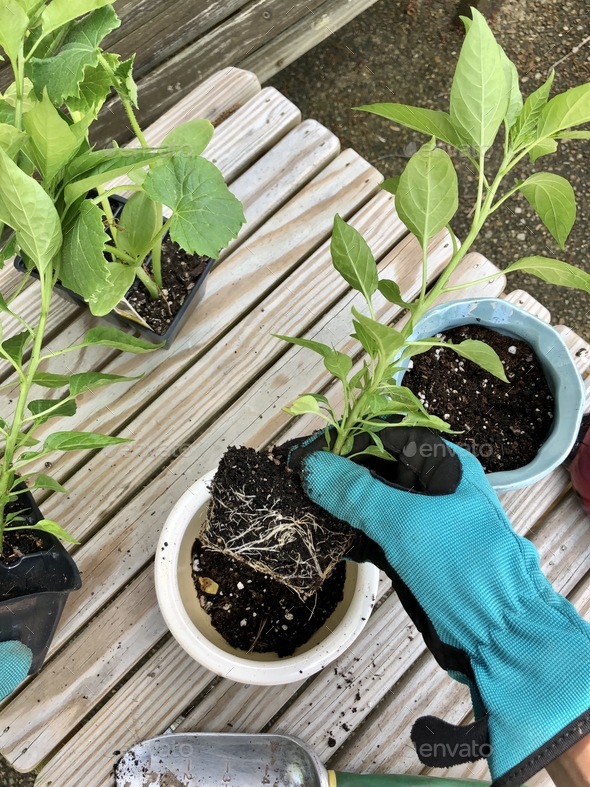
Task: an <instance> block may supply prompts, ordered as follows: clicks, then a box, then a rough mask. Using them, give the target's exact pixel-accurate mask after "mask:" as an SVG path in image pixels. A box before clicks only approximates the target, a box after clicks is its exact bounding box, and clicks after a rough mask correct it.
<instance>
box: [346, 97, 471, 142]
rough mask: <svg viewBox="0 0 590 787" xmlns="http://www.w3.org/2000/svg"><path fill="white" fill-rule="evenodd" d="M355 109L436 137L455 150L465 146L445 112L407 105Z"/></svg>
mask: <svg viewBox="0 0 590 787" xmlns="http://www.w3.org/2000/svg"><path fill="white" fill-rule="evenodd" d="M355 109H359V110H362V111H363V112H370V113H371V114H373V115H379V116H380V117H383V118H386V119H387V120H392V121H393V122H394V123H400V124H401V125H402V126H406V128H411V129H413V130H414V131H421V132H422V133H423V134H428V136H429V137H436V138H437V139H440V140H441V141H442V142H448V143H449V145H453V147H456V148H461V147H464V145H465V141H464V140H462V139H461V136H460V134H459V132H458V130H457V129H456V128H455V125H454V124H453V121H452V120H451V116H450V115H448V114H447V113H446V112H440V111H438V110H434V109H422V107H412V106H408V105H407V104H368V105H366V106H362V107H355Z"/></svg>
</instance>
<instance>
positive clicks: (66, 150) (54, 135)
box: [23, 92, 83, 182]
mask: <svg viewBox="0 0 590 787" xmlns="http://www.w3.org/2000/svg"><path fill="white" fill-rule="evenodd" d="M23 123H24V126H25V129H26V131H27V133H28V135H29V137H30V138H31V152H32V154H33V160H34V163H35V166H36V167H37V169H38V170H39V172H40V173H41V175H42V176H43V179H44V180H46V181H48V182H51V181H52V180H53V178H54V177H55V176H56V175H57V173H58V172H59V171H60V170H61V169H63V167H65V165H66V164H67V163H68V162H69V161H70V159H71V158H72V156H73V155H74V154H75V153H76V151H77V150H79V148H80V145H81V144H82V142H83V137H82V136H80V135H79V134H76V133H75V132H74V131H72V127H71V126H70V125H69V124H68V123H66V121H65V120H64V119H63V118H62V117H61V116H60V114H59V112H58V111H57V109H56V108H55V107H54V106H53V104H52V103H51V101H50V100H49V96H48V95H47V92H44V93H43V98H42V100H41V101H37V102H36V103H35V104H34V105H33V108H32V109H30V110H29V111H28V112H25V114H24V116H23Z"/></svg>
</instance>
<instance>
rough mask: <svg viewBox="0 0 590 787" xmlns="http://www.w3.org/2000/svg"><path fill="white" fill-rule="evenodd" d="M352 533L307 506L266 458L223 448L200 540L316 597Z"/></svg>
mask: <svg viewBox="0 0 590 787" xmlns="http://www.w3.org/2000/svg"><path fill="white" fill-rule="evenodd" d="M353 537H354V531H353V530H352V529H351V528H350V527H349V526H348V525H347V524H345V523H344V522H341V521H340V520H338V519H334V517H332V516H330V515H329V514H328V513H326V512H325V511H324V510H323V509H322V508H319V507H318V506H316V505H315V504H314V503H312V502H311V500H309V499H308V498H307V497H306V495H305V493H304V491H303V489H302V487H301V484H300V482H299V477H298V476H297V474H296V473H294V472H293V471H292V470H291V469H290V468H289V467H287V466H286V465H285V464H283V463H282V462H281V461H280V460H279V459H277V458H276V457H275V456H274V455H273V454H272V453H268V452H264V453H259V452H258V451H255V450H254V449H253V448H244V447H242V448H234V447H231V448H228V450H227V451H226V453H225V454H224V456H223V458H222V460H221V462H220V463H219V468H218V470H217V473H216V475H215V478H214V479H213V483H212V486H211V503H210V506H209V512H208V517H207V523H206V525H205V527H204V529H203V532H202V535H201V539H202V542H203V544H204V545H205V546H207V547H209V548H210V549H215V550H217V551H219V552H222V553H224V554H227V555H230V556H231V557H233V558H235V559H236V560H240V561H242V562H244V563H246V564H247V565H249V566H250V567H251V568H253V569H255V570H257V571H260V572H263V573H265V574H268V575H269V576H271V577H272V578H273V579H275V580H277V581H278V582H282V583H283V584H284V585H286V586H287V587H289V588H291V590H293V591H294V592H295V593H297V595H298V596H299V597H300V598H302V599H304V598H307V597H308V596H311V595H312V594H313V593H315V592H316V591H317V590H318V588H319V587H320V586H321V584H322V582H323V581H324V579H325V578H326V577H327V576H328V575H329V574H330V572H331V571H332V570H333V568H334V566H335V565H336V564H337V563H338V561H339V560H341V559H342V557H343V555H344V554H345V553H346V551H347V549H348V548H349V547H350V546H351V544H352V540H353Z"/></svg>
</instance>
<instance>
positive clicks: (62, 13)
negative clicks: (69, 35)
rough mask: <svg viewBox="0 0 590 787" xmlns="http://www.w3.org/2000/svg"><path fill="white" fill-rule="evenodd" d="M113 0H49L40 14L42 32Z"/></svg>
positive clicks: (46, 31)
mask: <svg viewBox="0 0 590 787" xmlns="http://www.w3.org/2000/svg"><path fill="white" fill-rule="evenodd" d="M113 2H114V0H51V2H50V3H49V5H48V6H47V7H46V9H45V10H44V11H43V13H42V14H41V30H42V33H43V35H47V34H48V33H51V32H52V31H53V30H57V28H58V27H62V25H65V24H67V23H68V22H73V20H74V19H76V18H77V17H79V16H82V15H83V14H88V13H89V12H90V11H94V10H95V9H96V8H102V7H103V6H105V5H112V4H113Z"/></svg>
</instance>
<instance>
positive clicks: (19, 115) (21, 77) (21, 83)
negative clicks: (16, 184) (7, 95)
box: [12, 43, 25, 162]
mask: <svg viewBox="0 0 590 787" xmlns="http://www.w3.org/2000/svg"><path fill="white" fill-rule="evenodd" d="M12 69H13V72H14V87H15V93H16V101H15V107H14V109H15V117H14V125H15V126H16V128H17V130H18V131H22V130H23V104H24V94H25V64H24V52H23V44H22V43H21V45H20V48H19V51H18V55H17V57H16V63H13V64H12ZM18 158H19V157H18V156H17V157H16V160H17V162H18Z"/></svg>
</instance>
